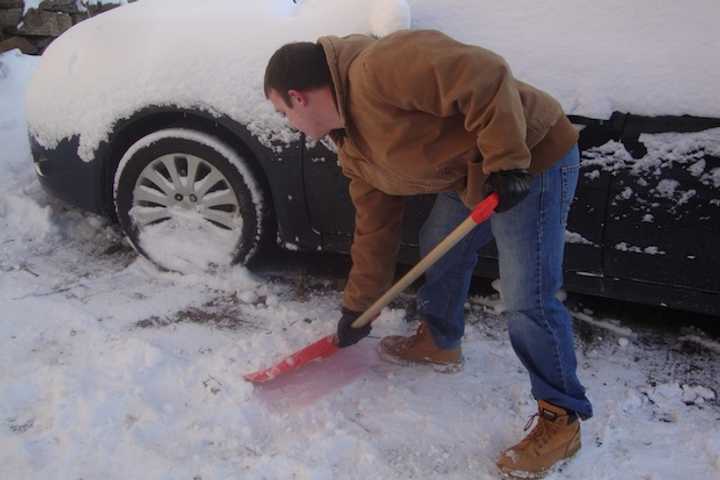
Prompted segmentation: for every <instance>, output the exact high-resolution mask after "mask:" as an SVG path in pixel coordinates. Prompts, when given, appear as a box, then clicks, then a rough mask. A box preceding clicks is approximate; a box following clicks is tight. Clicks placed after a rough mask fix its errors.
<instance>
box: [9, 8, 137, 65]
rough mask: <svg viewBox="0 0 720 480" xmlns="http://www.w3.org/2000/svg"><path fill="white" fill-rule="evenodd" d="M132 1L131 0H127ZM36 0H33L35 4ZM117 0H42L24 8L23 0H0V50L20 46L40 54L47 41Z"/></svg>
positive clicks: (32, 53)
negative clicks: (35, 6)
mask: <svg viewBox="0 0 720 480" xmlns="http://www.w3.org/2000/svg"><path fill="white" fill-rule="evenodd" d="M129 1H134V0H129ZM37 3H38V2H36V1H34V2H32V4H33V5H36V4H37ZM119 3H121V2H120V1H119V0H108V1H106V2H105V3H102V1H92V2H90V1H86V0H43V1H41V2H40V3H39V4H38V5H37V8H29V9H28V10H27V12H25V0H0V53H2V52H5V51H8V50H12V49H15V48H19V49H20V50H21V51H22V52H23V53H26V54H28V55H40V54H42V52H43V51H44V50H45V48H46V47H47V46H48V45H50V43H51V42H52V41H53V40H55V39H56V38H57V37H59V36H60V34H62V33H63V32H64V31H65V30H67V29H68V28H70V27H72V26H73V25H75V24H76V23H78V22H82V21H83V20H85V19H87V18H90V17H92V16H95V15H98V14H100V13H103V12H106V11H107V10H110V9H112V8H115V7H117V6H118V5H119Z"/></svg>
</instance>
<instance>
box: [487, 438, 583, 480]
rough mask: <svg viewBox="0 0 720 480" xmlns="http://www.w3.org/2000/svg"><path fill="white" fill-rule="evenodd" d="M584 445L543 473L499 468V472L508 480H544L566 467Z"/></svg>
mask: <svg viewBox="0 0 720 480" xmlns="http://www.w3.org/2000/svg"><path fill="white" fill-rule="evenodd" d="M581 446H582V445H578V446H577V448H576V449H575V450H573V451H572V452H570V454H569V455H568V456H567V457H565V458H563V459H562V460H558V461H557V462H555V464H554V465H553V466H551V467H550V468H547V469H545V470H543V471H541V472H525V471H523V470H509V471H506V470H501V469H499V468H498V471H499V472H500V476H501V477H502V478H505V479H508V480H537V479H539V478H543V477H545V476H547V475H549V474H551V473H554V472H555V471H556V470H558V469H560V468H562V467H564V466H565V465H566V464H567V463H568V462H569V461H570V460H572V459H573V457H575V455H577V453H578V452H579V451H580V447H581Z"/></svg>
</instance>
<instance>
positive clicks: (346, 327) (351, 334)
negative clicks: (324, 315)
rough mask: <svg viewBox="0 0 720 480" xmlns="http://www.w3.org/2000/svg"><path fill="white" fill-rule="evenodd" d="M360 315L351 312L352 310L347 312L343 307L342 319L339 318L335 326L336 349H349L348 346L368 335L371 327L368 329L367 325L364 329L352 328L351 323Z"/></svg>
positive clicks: (368, 325)
mask: <svg viewBox="0 0 720 480" xmlns="http://www.w3.org/2000/svg"><path fill="white" fill-rule="evenodd" d="M360 315H362V314H360V313H357V312H353V311H352V310H348V309H347V308H345V307H343V309H342V317H340V321H339V322H338V325H337V340H338V343H337V345H338V347H340V348H344V347H349V346H350V345H355V344H356V343H357V342H359V341H360V340H362V339H363V338H365V337H367V336H368V335H370V329H371V328H372V327H370V324H369V323H368V324H367V325H365V326H364V327H360V328H353V326H352V323H353V322H354V321H355V320H357V318H358V317H359V316H360Z"/></svg>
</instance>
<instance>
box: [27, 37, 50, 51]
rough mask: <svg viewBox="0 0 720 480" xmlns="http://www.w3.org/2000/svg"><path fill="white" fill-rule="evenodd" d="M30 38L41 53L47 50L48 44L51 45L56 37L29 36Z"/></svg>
mask: <svg viewBox="0 0 720 480" xmlns="http://www.w3.org/2000/svg"><path fill="white" fill-rule="evenodd" d="M28 40H30V41H31V42H32V44H33V45H35V48H37V50H38V54H40V53H42V52H44V51H45V49H46V48H47V46H48V45H50V44H51V43H52V42H53V40H55V37H28Z"/></svg>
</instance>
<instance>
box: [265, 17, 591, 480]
mask: <svg viewBox="0 0 720 480" xmlns="http://www.w3.org/2000/svg"><path fill="white" fill-rule="evenodd" d="M265 95H266V96H267V98H268V99H269V100H270V101H271V102H272V104H273V105H274V107H275V109H276V110H277V111H278V112H279V113H281V114H283V115H286V116H287V119H288V121H289V123H290V124H291V125H292V126H293V127H295V128H297V129H298V130H301V131H303V132H305V133H306V134H307V135H308V136H310V137H314V138H320V137H322V136H323V135H326V134H330V136H331V138H332V139H333V140H334V142H335V143H336V145H337V147H338V152H339V158H340V165H341V167H342V171H343V173H344V174H345V175H346V176H347V177H349V178H350V196H351V198H352V200H353V203H354V205H355V209H356V217H355V234H354V239H353V245H352V260H353V266H352V269H351V272H350V275H349V277H348V282H347V286H346V288H345V292H344V295H343V306H342V307H343V308H342V312H343V314H342V318H341V319H340V321H339V323H338V331H337V336H338V344H339V345H340V346H341V347H345V346H348V345H352V344H354V343H356V342H358V341H359V340H360V339H362V338H364V337H365V336H367V335H368V334H369V332H370V326H369V325H368V326H366V327H364V328H359V329H356V328H353V327H352V326H351V324H352V322H353V321H354V320H355V319H356V318H357V317H358V316H359V315H360V314H361V312H363V311H364V310H365V309H367V308H368V307H369V306H370V305H371V304H372V303H373V301H374V300H376V299H377V298H378V297H379V296H380V295H381V294H382V293H383V292H384V291H385V290H386V289H387V288H388V286H389V285H390V284H391V282H392V279H393V274H394V265H395V259H396V254H397V251H398V247H399V242H400V226H401V220H402V215H403V203H404V202H403V200H404V198H405V197H406V196H408V195H415V194H421V193H437V194H438V195H437V198H436V201H435V205H434V207H433V209H432V211H431V213H430V215H429V217H428V219H427V220H426V222H425V224H424V225H423V227H422V229H421V232H420V249H421V254H422V255H425V254H426V253H427V252H428V251H429V250H430V249H432V247H433V246H435V245H436V244H437V243H438V242H439V241H441V240H442V239H443V238H444V237H445V236H446V235H447V234H448V233H449V232H450V231H452V230H453V229H454V228H455V227H456V226H457V225H458V224H459V223H460V222H461V221H462V220H464V219H465V218H466V217H467V215H468V214H469V213H470V210H469V209H470V208H472V207H473V206H474V205H476V204H477V203H478V202H479V201H480V200H482V198H484V197H485V196H486V195H487V194H488V192H489V191H496V192H498V194H499V197H500V203H499V206H498V208H497V210H496V214H495V215H494V216H493V217H492V219H491V221H490V222H486V223H485V224H483V225H480V226H479V227H477V228H476V229H475V230H474V231H473V232H471V233H470V234H469V235H468V236H467V237H466V238H465V239H464V240H463V241H461V242H460V243H458V244H457V245H456V246H455V247H453V249H452V250H451V251H450V252H448V253H447V254H446V255H445V256H444V257H443V258H442V259H441V260H440V261H439V262H438V263H437V264H436V265H434V266H433V267H432V268H431V269H430V270H429V271H428V272H427V273H426V275H425V283H424V285H423V286H422V288H421V289H420V290H419V291H418V295H417V297H418V298H417V303H418V312H419V314H420V316H421V319H422V321H421V323H420V327H419V328H418V330H417V333H415V334H414V335H412V336H409V337H398V336H392V337H386V338H383V339H382V341H381V343H380V349H381V353H382V355H383V356H384V357H386V358H390V359H393V360H395V361H398V362H403V363H429V364H433V365H437V366H440V367H445V368H450V369H453V368H457V367H459V366H460V365H461V364H462V361H463V359H462V353H461V345H460V343H461V338H462V336H463V333H464V327H465V322H464V315H463V305H464V302H465V299H466V297H467V292H468V288H469V284H470V279H471V276H472V272H473V269H474V267H475V264H476V262H477V250H478V249H479V248H480V247H481V246H483V245H485V244H486V243H488V242H489V241H490V240H491V239H493V238H494V239H495V241H496V243H497V247H498V253H499V266H500V285H501V291H502V295H503V299H504V302H505V305H506V308H507V311H506V313H505V315H506V316H507V319H508V322H509V332H510V340H511V343H512V346H513V348H514V350H515V352H516V353H517V355H518V357H519V358H520V360H521V361H522V363H523V364H524V365H525V367H526V368H527V369H528V371H529V374H530V380H531V384H532V393H533V396H534V397H535V398H536V399H537V400H538V406H539V408H538V414H537V416H538V422H537V424H536V426H535V428H534V429H533V431H532V432H531V433H530V434H529V435H528V436H527V437H526V438H525V439H524V440H522V441H521V442H520V443H518V444H517V445H515V446H514V447H511V448H509V449H508V450H506V451H505V452H504V453H503V454H502V455H501V456H500V459H499V460H498V467H499V468H500V470H501V471H502V472H503V473H505V474H508V475H515V476H518V477H522V478H527V477H532V476H540V475H542V474H544V473H545V472H547V470H548V469H549V468H550V467H551V466H553V465H554V464H556V463H557V462H559V461H561V460H563V459H565V458H569V457H570V456H572V455H573V454H574V453H575V452H576V451H577V450H578V449H579V448H580V424H579V421H578V418H582V419H586V418H589V417H591V416H592V406H591V405H590V402H589V400H588V399H587V397H586V396H585V389H584V388H583V386H582V385H581V384H580V382H579V380H578V378H577V375H576V360H575V352H574V346H573V336H572V325H571V319H570V316H569V314H568V312H567V310H566V309H565V308H564V306H563V305H562V304H561V303H560V302H559V301H558V300H557V299H556V297H555V294H556V292H557V291H558V289H559V288H560V287H561V285H562V258H563V248H564V234H565V222H566V220H567V214H568V210H569V208H570V202H571V201H572V198H573V195H574V192H575V186H576V183H577V178H578V165H579V154H578V149H577V145H576V142H577V132H576V130H575V129H574V128H573V126H572V125H571V124H570V122H569V121H568V120H567V118H566V117H565V115H564V114H563V112H562V109H561V107H560V105H559V103H558V102H557V101H555V100H554V99H553V98H552V97H550V96H549V95H547V94H545V93H543V92H541V91H539V90H537V89H535V88H533V87H531V86H530V85H527V84H525V83H523V82H520V81H517V80H515V79H514V78H513V76H512V73H511V71H510V69H509V67H508V65H507V64H506V63H505V61H504V60H503V59H502V58H501V57H499V56H498V55H496V54H494V53H492V52H490V51H488V50H485V49H483V48H480V47H477V46H472V45H465V44H462V43H459V42H457V41H455V40H453V39H451V38H449V37H447V36H446V35H444V34H442V33H440V32H435V31H401V32H397V33H395V34H392V35H389V36H387V37H384V38H382V39H374V38H372V37H368V36H363V35H351V36H348V37H345V38H338V37H331V36H329V37H322V38H320V39H319V40H318V42H317V43H307V42H303V43H294V44H289V45H285V46H284V47H282V48H280V49H279V50H278V51H277V52H275V54H274V55H273V56H272V58H271V59H270V61H269V63H268V66H267V69H266V72H265Z"/></svg>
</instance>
